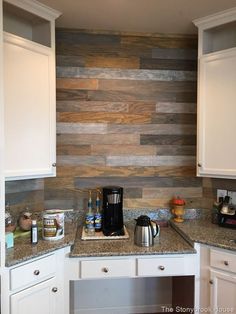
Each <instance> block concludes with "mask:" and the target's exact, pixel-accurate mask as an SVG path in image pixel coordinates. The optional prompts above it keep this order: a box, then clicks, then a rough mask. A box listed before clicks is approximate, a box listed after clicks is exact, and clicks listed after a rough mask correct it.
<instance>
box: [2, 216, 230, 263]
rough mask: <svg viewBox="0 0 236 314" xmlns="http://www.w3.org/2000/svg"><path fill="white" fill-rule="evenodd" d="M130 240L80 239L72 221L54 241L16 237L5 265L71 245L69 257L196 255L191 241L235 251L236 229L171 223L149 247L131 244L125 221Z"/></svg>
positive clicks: (207, 223) (200, 221) (130, 224)
mask: <svg viewBox="0 0 236 314" xmlns="http://www.w3.org/2000/svg"><path fill="white" fill-rule="evenodd" d="M125 225H126V228H127V231H128V233H129V239H124V240H120V239H119V240H81V235H82V226H79V227H78V228H77V223H76V222H74V220H72V221H71V222H66V223H65V237H64V238H63V239H61V240H57V241H46V240H42V239H41V238H40V239H39V242H38V244H37V245H32V244H31V243H30V236H29V235H28V236H24V237H20V238H16V239H15V241H14V247H13V248H11V249H7V250H6V266H7V267H10V266H13V265H16V264H18V263H21V262H24V261H27V260H30V259H32V258H35V257H39V256H42V255H44V254H47V253H50V252H53V251H55V250H57V249H60V248H63V247H66V246H71V253H70V257H72V258H73V257H105V256H107V257H109V256H128V255H163V254H192V253H196V251H195V249H194V242H198V243H202V244H206V245H211V246H214V247H219V248H223V249H227V250H232V251H236V230H233V229H228V228H223V227H219V226H218V225H215V224H212V223H211V221H209V219H189V220H185V221H184V222H182V223H175V222H173V221H172V220H171V221H170V226H169V227H161V232H160V236H159V237H158V238H156V239H155V244H154V246H152V247H139V246H137V245H134V226H135V224H134V222H126V224H125Z"/></svg>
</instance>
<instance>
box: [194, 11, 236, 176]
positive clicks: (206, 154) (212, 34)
mask: <svg viewBox="0 0 236 314" xmlns="http://www.w3.org/2000/svg"><path fill="white" fill-rule="evenodd" d="M194 23H195V24H196V25H197V26H198V29H199V41H198V46H199V48H198V111H197V116H198V122H197V175H198V176H207V177H219V178H232V179H233V178H236V159H235V157H234V156H235V154H236V145H235V143H234V134H236V124H235V116H236V106H235V99H236V88H235V84H236V36H235V34H236V9H235V8H234V9H232V10H227V11H224V12H222V13H219V14H215V15H212V16H209V17H205V18H202V19H198V20H195V21H194Z"/></svg>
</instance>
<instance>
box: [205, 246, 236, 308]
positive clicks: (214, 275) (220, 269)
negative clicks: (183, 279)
mask: <svg viewBox="0 0 236 314" xmlns="http://www.w3.org/2000/svg"><path fill="white" fill-rule="evenodd" d="M200 256H201V265H200V308H201V309H209V310H208V311H209V312H212V313H223V312H224V313H236V297H235V296H236V253H235V252H231V251H227V250H223V249H217V248H213V247H210V246H205V245H201V246H200Z"/></svg>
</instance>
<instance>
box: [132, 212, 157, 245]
mask: <svg viewBox="0 0 236 314" xmlns="http://www.w3.org/2000/svg"><path fill="white" fill-rule="evenodd" d="M136 221H137V223H136V226H135V229H134V243H135V244H136V245H138V246H153V245H154V238H155V237H156V236H157V235H159V232H160V227H159V226H158V224H157V223H156V222H154V221H152V220H151V219H150V218H149V217H148V216H146V215H141V216H139V217H138V219H136Z"/></svg>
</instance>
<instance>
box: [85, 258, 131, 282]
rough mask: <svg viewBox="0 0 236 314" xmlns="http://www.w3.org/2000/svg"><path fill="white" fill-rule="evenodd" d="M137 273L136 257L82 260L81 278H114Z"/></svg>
mask: <svg viewBox="0 0 236 314" xmlns="http://www.w3.org/2000/svg"><path fill="white" fill-rule="evenodd" d="M134 275H135V260H134V259H116V260H113V259H112V260H109V259H107V260H106V259H104V260H93V261H88V260H86V261H81V262H80V278H81V279H86V278H88V279H89V278H114V277H133V276H134Z"/></svg>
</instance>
